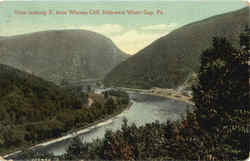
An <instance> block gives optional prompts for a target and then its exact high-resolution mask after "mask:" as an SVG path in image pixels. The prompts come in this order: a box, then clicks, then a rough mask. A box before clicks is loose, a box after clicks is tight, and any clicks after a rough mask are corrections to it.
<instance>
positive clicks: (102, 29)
mask: <svg viewBox="0 0 250 161" xmlns="http://www.w3.org/2000/svg"><path fill="white" fill-rule="evenodd" d="M79 28H80V29H84V30H90V31H94V32H98V33H101V34H104V35H107V34H113V33H119V32H122V31H123V30H124V28H123V27H122V26H121V25H119V24H103V25H95V26H90V25H83V26H80V27H79Z"/></svg>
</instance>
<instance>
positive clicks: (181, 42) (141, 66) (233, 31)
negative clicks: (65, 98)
mask: <svg viewBox="0 0 250 161" xmlns="http://www.w3.org/2000/svg"><path fill="white" fill-rule="evenodd" d="M248 16H249V9H248V8H244V9H241V10H238V11H235V12H231V13H226V14H223V15H219V16H214V17H211V18H208V19H205V20H202V21H199V22H195V23H192V24H189V25H186V26H184V27H181V28H179V29H177V30H175V31H173V32H172V33H170V34H168V35H166V36H164V37H162V38H160V39H158V40H156V41H155V42H153V43H152V44H151V45H149V46H147V47H146V48H144V49H143V50H141V51H140V52H139V53H137V54H136V55H134V56H132V57H130V58H128V59H127V60H126V61H124V62H122V63H121V64H120V65H118V66H117V67H116V68H114V69H113V70H112V71H111V72H110V73H109V74H107V76H106V77H105V81H104V82H105V84H106V85H116V86H126V87H136V88H150V87H167V88H174V87H177V86H178V85H180V84H182V83H183V82H184V81H185V79H186V77H187V76H188V75H189V73H191V72H197V70H198V68H199V62H200V61H199V59H200V53H202V51H203V50H205V49H206V48H208V47H209V44H211V41H212V37H214V36H225V37H227V38H228V39H229V40H231V41H232V42H233V43H234V44H235V45H237V43H236V42H238V35H239V34H240V32H241V31H242V30H243V29H244V27H245V25H247V24H248V19H249V18H248Z"/></svg>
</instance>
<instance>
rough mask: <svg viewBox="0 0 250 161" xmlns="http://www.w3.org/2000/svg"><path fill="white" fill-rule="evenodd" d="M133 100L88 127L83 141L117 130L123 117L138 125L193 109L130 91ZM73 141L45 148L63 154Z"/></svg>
mask: <svg viewBox="0 0 250 161" xmlns="http://www.w3.org/2000/svg"><path fill="white" fill-rule="evenodd" d="M129 95H130V98H131V100H132V102H133V104H132V106H131V107H130V108H129V109H128V110H125V111H124V112H122V113H121V114H120V115H118V116H116V117H114V118H112V119H110V120H107V121H106V122H103V123H100V124H98V125H97V126H94V127H91V128H89V129H86V132H85V133H82V134H80V135H79V136H80V138H81V139H82V140H83V142H91V141H92V140H93V139H97V138H103V137H104V134H105V131H106V130H112V131H116V130H119V129H120V128H121V125H122V123H123V119H124V118H127V119H128V124H132V123H135V124H136V125H137V126H141V125H145V124H146V123H151V122H154V121H156V120H158V121H159V122H166V121H167V120H177V119H180V118H181V116H182V115H184V114H185V111H186V108H190V109H191V107H192V106H191V105H188V104H186V103H183V102H179V101H176V100H172V99H168V98H163V97H158V96H149V95H142V94H132V93H130V94H129ZM70 143H71V139H66V140H63V141H61V142H56V143H53V144H49V145H46V146H44V148H43V149H44V150H45V151H47V152H50V153H53V154H54V155H61V154H64V153H65V152H66V149H67V148H68V146H69V145H70Z"/></svg>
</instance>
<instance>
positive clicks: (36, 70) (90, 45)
mask: <svg viewBox="0 0 250 161" xmlns="http://www.w3.org/2000/svg"><path fill="white" fill-rule="evenodd" d="M127 57H128V55H127V54H125V53H123V52H122V51H121V50H119V49H118V48H117V47H116V46H115V45H114V43H113V42H112V41H111V40H110V39H108V38H106V37H104V36H102V35H100V34H97V33H95V32H90V31H86V30H58V31H54V30H53V31H44V32H37V33H30V34H24V35H17V36H11V37H5V38H4V39H1V38H0V63H1V64H6V65H10V66H13V67H15V68H18V69H20V70H23V71H26V72H29V73H32V74H34V75H36V76H39V77H42V78H44V79H46V80H50V81H53V82H55V83H58V84H59V83H61V81H62V80H66V81H79V80H81V79H90V78H103V77H104V75H105V74H107V73H108V72H109V71H110V70H111V69H113V67H115V66H116V65H118V64H119V63H121V62H122V61H124V60H125V59H126V58H127Z"/></svg>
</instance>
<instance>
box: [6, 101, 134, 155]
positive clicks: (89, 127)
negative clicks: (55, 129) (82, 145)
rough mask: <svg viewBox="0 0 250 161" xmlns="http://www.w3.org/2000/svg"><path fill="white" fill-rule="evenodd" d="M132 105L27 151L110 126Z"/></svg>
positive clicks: (17, 152) (130, 104) (130, 103)
mask: <svg viewBox="0 0 250 161" xmlns="http://www.w3.org/2000/svg"><path fill="white" fill-rule="evenodd" d="M132 104H133V102H131V101H130V102H129V104H128V105H127V106H126V107H125V108H121V109H119V110H117V111H116V112H114V113H112V114H110V115H107V116H105V118H102V119H100V120H97V121H94V122H93V123H90V124H88V125H86V126H84V127H81V128H78V129H74V130H71V131H68V132H67V134H66V135H64V136H61V137H59V138H55V139H51V140H47V141H45V142H43V143H40V144H37V145H33V146H31V147H30V148H27V149H28V150H36V149H40V148H43V147H44V146H47V145H50V144H54V143H58V142H62V141H64V140H67V139H71V138H73V137H76V136H78V135H81V134H84V133H87V132H89V131H91V130H93V129H95V128H98V127H100V126H103V125H106V124H109V123H110V122H112V119H114V118H116V117H118V116H119V115H120V114H121V113H123V112H124V111H126V110H129V108H130V107H131V106H132ZM20 153H22V151H20V150H19V151H16V152H13V153H10V154H6V155H4V156H3V158H7V159H8V158H9V157H11V156H15V155H18V154H20Z"/></svg>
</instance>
